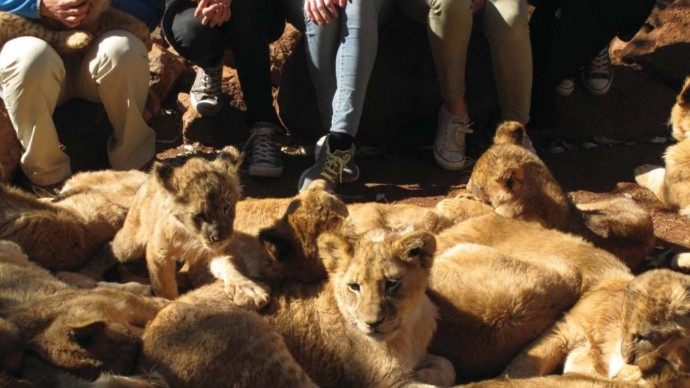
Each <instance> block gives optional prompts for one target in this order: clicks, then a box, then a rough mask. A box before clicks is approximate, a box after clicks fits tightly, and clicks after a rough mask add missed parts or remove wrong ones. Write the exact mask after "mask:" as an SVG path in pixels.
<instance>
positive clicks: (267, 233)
mask: <svg viewBox="0 0 690 388" xmlns="http://www.w3.org/2000/svg"><path fill="white" fill-rule="evenodd" d="M259 241H260V242H261V245H263V247H264V249H265V250H266V252H268V254H269V256H271V259H273V260H274V261H276V262H280V261H283V260H284V259H285V258H287V256H288V255H289V254H290V251H291V250H292V244H291V243H290V241H288V240H287V239H286V238H284V237H283V236H281V235H280V234H279V233H278V231H277V230H275V229H274V228H267V229H263V230H261V231H260V232H259Z"/></svg>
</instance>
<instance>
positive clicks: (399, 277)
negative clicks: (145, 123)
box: [145, 231, 454, 387]
mask: <svg viewBox="0 0 690 388" xmlns="http://www.w3.org/2000/svg"><path fill="white" fill-rule="evenodd" d="M318 242H319V252H320V254H321V256H322V257H323V260H324V264H325V267H326V269H327V271H328V276H329V279H328V280H327V281H326V282H325V283H319V284H313V285H305V284H301V283H287V284H285V285H284V286H283V287H280V288H278V289H275V290H274V293H273V295H272V298H271V303H270V304H269V305H268V306H267V307H266V308H265V309H263V310H260V311H259V313H260V314H261V315H263V317H264V318H265V319H266V320H267V321H268V322H269V323H270V325H271V326H272V327H273V328H275V330H277V331H278V333H280V334H281V335H282V336H283V337H284V341H285V343H286V345H287V348H288V349H289V351H290V352H291V353H292V356H293V357H294V359H295V360H296V361H297V362H298V364H299V365H300V366H301V368H302V369H303V370H304V371H306V372H307V373H308V375H309V376H310V377H311V379H313V381H314V382H315V383H317V384H318V385H319V386H369V387H390V386H401V385H407V384H413V383H414V382H415V381H416V380H423V381H424V382H427V383H432V384H437V385H443V386H447V385H449V384H451V383H452V381H453V378H454V373H453V371H452V367H451V366H450V364H449V363H448V362H447V360H444V359H442V358H439V357H435V356H430V355H428V354H427V352H426V348H427V346H428V343H429V341H430V339H431V336H432V334H433V331H434V329H435V327H436V323H435V315H436V308H435V307H434V306H433V304H432V303H431V301H430V300H429V299H428V298H427V296H426V295H425V290H426V287H427V282H428V277H429V270H430V267H431V264H432V260H433V258H432V255H433V248H434V239H433V236H432V235H430V234H428V233H424V232H415V233H412V234H405V235H399V234H391V233H385V232H382V231H374V232H370V233H368V234H366V235H364V236H361V237H359V238H355V237H353V236H350V234H349V233H344V234H341V233H340V232H338V233H337V234H333V233H323V234H321V236H320V237H319V238H318ZM357 286H358V287H359V291H355V290H354V289H355V288H356V287H357ZM214 287H215V291H213V290H214ZM218 287H219V285H215V286H210V287H209V288H207V289H201V290H199V291H197V292H195V293H194V294H195V298H202V299H206V298H213V294H214V293H215V294H217V293H218ZM204 294H208V295H204ZM199 303H200V302H198V301H195V305H199ZM193 306H194V304H189V305H188V306H187V307H186V308H188V309H189V308H193ZM173 307H174V306H173ZM173 307H171V309H173ZM205 310H207V311H209V312H210V310H212V308H205ZM187 316H189V315H187ZM244 316H245V317H249V316H250V315H246V314H245V315H244ZM165 317H166V315H161V316H160V320H161V321H162V320H163V319H164V318H165ZM178 319H179V318H178ZM227 319H230V320H232V319H238V318H233V317H232V316H230V317H228V318H227ZM245 319H246V318H245ZM158 321H159V319H157V320H156V321H155V322H154V323H153V324H152V325H151V329H150V330H149V331H148V332H147V333H146V336H147V338H153V337H154V336H156V335H158V333H159V332H160V333H163V328H164V327H165V326H164V324H165V322H158ZM195 324H196V323H195V322H194V321H191V322H190V323H189V326H187V325H182V324H181V323H177V321H174V320H173V321H172V322H170V323H169V325H170V328H169V329H168V330H169V332H167V331H166V332H165V333H166V335H167V336H168V339H167V340H166V341H171V343H172V345H171V346H175V342H176V340H175V338H176V336H177V334H176V330H181V332H183V333H189V335H191V336H194V337H196V336H202V337H203V336H204V334H203V333H207V332H209V330H210V331H211V332H212V333H227V332H228V331H229V330H231V329H229V328H227V326H229V324H227V323H222V324H221V326H222V327H220V328H215V329H206V330H204V331H200V330H198V329H195V326H192V325H195ZM154 328H156V329H157V330H156V331H155V332H154V331H153V330H152V329H154ZM148 336H151V337H148ZM271 336H272V334H270V333H269V335H268V337H269V338H271ZM231 338H233V339H234V341H233V342H232V343H230V344H227V343H226V345H227V346H228V349H229V350H228V351H227V352H225V353H224V354H227V355H228V356H229V357H232V359H231V360H228V359H225V358H220V359H212V360H211V361H212V362H218V363H219V364H218V365H232V366H233V367H234V368H237V369H238V370H242V369H246V368H249V367H246V368H245V367H243V365H244V364H243V361H244V360H243V358H242V357H241V356H240V357H236V358H235V357H234V355H236V354H237V352H239V351H241V349H244V348H245V347H248V348H249V349H252V350H254V352H261V353H259V356H261V355H264V359H267V360H269V361H270V362H272V361H273V360H274V359H275V358H274V357H273V356H274V353H277V355H275V356H276V357H279V358H281V359H286V355H285V354H284V352H283V350H282V347H280V346H279V347H278V348H277V350H276V347H275V344H276V341H275V340H266V339H265V338H261V337H259V340H258V341H259V342H258V343H257V344H256V345H255V344H254V341H255V338H254V337H253V336H251V335H237V334H234V335H231ZM185 340H186V339H185ZM235 341H237V342H235ZM147 342H148V341H147ZM156 343H167V342H160V340H159V341H156ZM190 343H198V341H194V340H191V339H190ZM264 343H267V344H269V345H270V347H269V348H268V349H265V348H260V349H256V348H257V347H259V346H261V344H264ZM145 349H147V351H148V349H153V351H155V352H156V354H158V355H165V354H168V353H169V352H168V351H166V350H165V349H162V348H161V347H160V346H157V347H155V348H149V347H148V344H147V343H145ZM186 350H187V351H188V352H193V353H194V354H195V356H191V357H190V358H191V359H193V360H197V358H196V357H197V355H198V356H200V357H201V358H202V359H205V358H206V357H208V356H204V355H203V353H204V352H202V351H200V350H197V349H191V348H186ZM230 350H232V351H230ZM180 351H181V350H180ZM239 354H242V353H239ZM166 357H167V356H166ZM259 358H261V357H259ZM154 361H159V359H155V360H154ZM160 364H161V363H160V362H158V365H159V366H160ZM175 365H178V366H179V367H181V368H182V373H180V372H178V371H175V373H177V374H178V375H183V376H186V375H188V373H191V371H192V369H193V367H192V368H189V367H185V366H184V365H181V364H180V363H176V364H175ZM283 366H284V367H285V366H291V367H294V368H296V367H297V366H296V365H293V364H292V363H291V362H290V364H289V365H283ZM253 368H257V366H256V365H253ZM212 369H213V370H216V367H215V366H213V367H212ZM226 369H230V368H226ZM249 370H251V369H249ZM188 371H189V372H188ZM224 372H225V373H237V372H236V371H229V370H224ZM164 376H165V374H164ZM258 377H260V376H258ZM258 377H255V378H258ZM284 378H286V377H283V378H279V379H278V380H277V381H278V382H282V381H285V380H283V379H284ZM219 381H220V380H219ZM274 385H276V384H274ZM277 385H281V384H280V383H277Z"/></svg>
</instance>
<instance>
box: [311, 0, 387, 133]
mask: <svg viewBox="0 0 690 388" xmlns="http://www.w3.org/2000/svg"><path fill="white" fill-rule="evenodd" d="M384 1H386V0H348V3H347V5H346V6H345V9H344V10H343V9H341V10H339V11H340V13H339V16H338V18H337V19H335V20H333V21H331V22H330V23H328V24H324V25H318V24H316V23H314V22H313V21H311V20H305V24H306V28H305V39H306V49H307V62H308V65H309V72H310V74H311V78H312V81H313V82H314V87H315V89H316V98H317V101H318V103H319V110H320V112H321V122H322V124H323V126H324V128H330V132H340V133H347V134H349V135H352V136H353V137H354V136H355V135H356V134H357V129H358V128H359V121H360V117H361V116H362V107H363V106H364V97H365V95H366V91H367V85H368V83H369V77H370V76H371V71H372V69H373V67H374V60H375V59H376V50H377V46H378V12H379V9H380V7H381V5H382V4H383V3H384ZM305 19H306V16H305Z"/></svg>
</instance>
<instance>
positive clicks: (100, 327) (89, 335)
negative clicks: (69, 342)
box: [65, 319, 107, 346]
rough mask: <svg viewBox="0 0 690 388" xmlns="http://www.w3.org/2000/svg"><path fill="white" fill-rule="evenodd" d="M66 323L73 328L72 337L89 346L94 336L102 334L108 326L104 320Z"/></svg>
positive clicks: (82, 344)
mask: <svg viewBox="0 0 690 388" xmlns="http://www.w3.org/2000/svg"><path fill="white" fill-rule="evenodd" d="M65 324H66V325H67V327H69V328H70V329H71V330H72V333H73V336H72V338H73V339H74V341H75V342H76V343H78V344H79V345H81V346H88V344H89V343H90V342H91V340H92V339H93V338H94V337H97V336H99V335H101V334H102V333H103V332H104V331H105V328H106V326H107V324H106V322H105V321H102V320H97V319H94V320H85V321H66V322H65Z"/></svg>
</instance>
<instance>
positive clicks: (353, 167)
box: [314, 135, 359, 183]
mask: <svg viewBox="0 0 690 388" xmlns="http://www.w3.org/2000/svg"><path fill="white" fill-rule="evenodd" d="M326 139H328V135H326V136H322V137H321V138H320V139H319V140H318V141H317V142H316V147H315V148H314V162H318V161H319V154H321V147H323V143H324V142H325V141H326ZM354 155H355V145H354V144H353V145H352V156H354ZM358 179H359V166H357V164H355V158H354V157H352V158H350V160H349V161H348V162H347V164H346V165H345V167H344V168H343V175H342V183H355V182H357V180H358Z"/></svg>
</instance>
